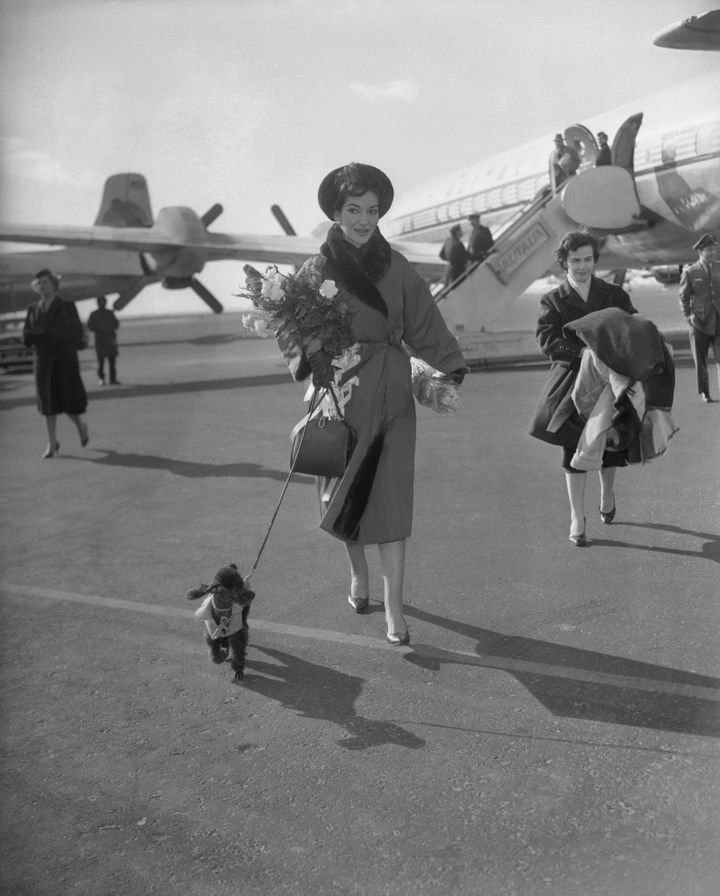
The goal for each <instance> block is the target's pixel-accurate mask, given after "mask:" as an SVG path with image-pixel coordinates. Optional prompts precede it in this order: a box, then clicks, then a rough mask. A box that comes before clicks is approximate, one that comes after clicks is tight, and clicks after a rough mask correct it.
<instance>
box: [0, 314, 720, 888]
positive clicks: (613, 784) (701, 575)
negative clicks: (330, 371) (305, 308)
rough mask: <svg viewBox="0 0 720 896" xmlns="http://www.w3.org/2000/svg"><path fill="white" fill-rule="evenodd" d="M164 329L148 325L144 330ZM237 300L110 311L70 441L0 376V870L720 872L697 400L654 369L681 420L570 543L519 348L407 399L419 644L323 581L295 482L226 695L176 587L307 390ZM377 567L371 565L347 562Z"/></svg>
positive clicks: (238, 543) (702, 418) (222, 674)
mask: <svg viewBox="0 0 720 896" xmlns="http://www.w3.org/2000/svg"><path fill="white" fill-rule="evenodd" d="M156 326H157V331H155V330H153V327H156ZM235 331H236V321H234V320H233V319H232V318H231V317H226V318H203V319H202V321H200V320H194V321H192V320H189V321H179V322H173V323H166V324H164V325H162V326H159V325H155V324H150V323H147V324H145V325H143V326H138V325H128V326H127V327H126V328H125V329H124V331H123V334H124V340H125V342H124V345H123V348H122V354H121V359H120V362H121V363H120V372H121V378H122V379H123V381H124V382H125V383H126V385H123V386H121V387H119V388H117V389H113V390H110V389H101V388H100V387H97V386H92V385H91V384H92V383H93V382H94V380H93V376H92V364H91V358H90V353H89V352H86V353H85V356H86V357H85V359H84V375H85V379H86V382H87V383H88V385H89V387H90V388H89V391H90V393H91V395H90V399H91V405H90V411H89V414H88V422H89V424H90V428H91V442H90V445H89V446H88V448H86V449H81V448H80V446H79V444H78V443H77V437H76V435H75V434H74V432H72V431H71V428H70V424H69V423H68V421H67V420H63V421H62V422H61V425H60V433H59V437H60V441H61V444H62V449H61V456H60V457H59V458H57V459H52V460H41V459H40V453H41V451H42V449H43V447H44V433H43V427H42V419H41V418H40V417H39V415H38V414H37V412H36V411H35V410H34V407H33V403H32V384H31V382H30V378H29V377H27V376H23V375H17V376H16V375H13V376H3V377H0V414H1V417H2V429H1V431H0V447H1V448H2V452H3V458H4V465H3V475H2V482H3V488H2V498H1V504H2V520H3V547H2V561H3V573H2V582H1V583H0V584H1V587H0V608H1V610H2V629H1V630H2V666H1V673H0V674H1V676H2V679H1V681H2V689H1V693H2V714H3V720H4V722H5V724H4V726H3V733H2V791H1V796H2V832H3V836H2V872H1V878H0V883H1V885H2V886H1V888H0V889H1V890H2V892H3V894H23V896H25V894H33V896H35V894H38V896H40V894H42V896H44V894H53V896H56V894H58V893H63V894H64V893H67V894H71V893H72V894H81V896H141V894H146V893H154V894H161V896H165V894H168V896H169V894H173V896H176V894H184V896H201V894H202V896H208V894H212V896H245V894H276V893H291V894H301V896H305V894H307V896H310V894H320V896H325V894H327V896H330V894H333V896H337V894H343V896H344V894H347V896H350V894H362V896H381V894H393V896H405V894H408V896H409V894H414V896H435V894H451V896H456V894H457V896H478V894H481V896H536V894H552V896H680V894H682V896H715V894H716V893H717V892H718V890H717V883H716V882H717V880H718V879H720V852H719V851H718V834H719V833H720V799H719V797H720V793H719V791H720V774H719V770H720V744H719V743H718V735H720V714H719V713H718V706H719V701H720V658H719V657H718V651H717V634H718V621H719V619H720V609H719V605H718V594H719V592H720V588H719V587H718V582H719V576H718V568H719V567H718V563H720V501H719V497H718V478H717V460H718V452H717V446H718V433H719V431H720V430H719V427H720V410H719V409H720V405H711V406H705V405H702V404H700V403H699V402H698V401H697V398H696V396H695V395H694V388H693V372H692V369H691V368H690V367H688V366H687V365H686V364H683V363H681V364H680V366H679V369H678V387H677V393H676V408H675V416H676V418H677V420H678V422H679V424H680V426H681V431H680V433H679V434H678V435H677V436H676V437H675V439H674V440H673V442H672V443H671V448H670V451H669V452H668V454H667V456H666V457H664V458H661V459H660V460H658V461H657V462H655V463H654V464H650V465H648V466H647V467H643V468H635V469H631V470H628V471H622V472H621V473H620V474H619V477H618V490H617V502H618V517H617V522H616V524H614V525H613V526H611V527H603V526H601V525H600V524H599V520H598V518H597V512H596V510H595V508H596V506H597V485H596V483H595V482H594V481H591V482H590V483H589V484H588V512H589V518H588V534H589V536H590V538H591V545H590V546H589V547H588V548H586V549H578V548H575V547H573V546H572V545H571V544H570V542H569V541H568V540H567V528H568V520H567V510H566V506H565V505H566V500H565V497H564V494H563V490H562V480H561V474H560V470H559V467H558V457H557V452H556V451H555V450H554V449H552V448H550V447H548V446H544V445H542V444H541V443H539V442H534V441H533V440H531V439H530V438H529V437H527V436H526V435H525V431H526V428H527V423H528V419H529V417H530V414H531V412H532V408H533V406H534V402H535V398H536V396H537V394H538V393H539V391H540V387H541V383H542V380H543V377H544V375H545V372H544V371H543V370H540V369H529V370H505V371H494V372H483V373H476V374H473V375H471V376H470V377H469V378H468V380H467V381H466V387H465V389H464V395H463V400H462V407H461V409H460V411H459V413H458V414H456V415H454V416H451V417H448V416H436V415H433V414H431V413H430V412H429V411H425V410H423V409H419V442H418V452H417V495H416V512H415V530H414V534H413V538H412V540H411V542H410V545H409V556H408V574H407V588H406V590H407V600H408V604H409V606H408V618H409V621H410V627H411V634H412V645H411V646H410V647H409V648H400V649H398V648H392V647H390V646H388V645H387V644H386V643H385V641H384V638H383V634H384V626H383V616H382V613H381V610H380V604H379V602H378V597H379V582H378V576H377V566H376V564H374V571H375V578H374V582H375V587H374V590H373V595H372V596H373V598H374V603H373V608H372V609H373V612H372V613H371V614H370V615H369V616H365V617H362V616H356V615H354V614H352V613H351V612H350V611H349V609H348V607H347V605H346V603H345V594H346V590H347V588H346V586H347V583H346V573H345V564H344V560H343V553H342V548H341V547H340V546H339V545H338V544H336V543H335V542H334V541H333V540H332V539H329V538H328V537H327V536H324V535H323V534H322V533H320V532H319V530H318V529H317V520H316V515H315V504H314V490H313V485H312V482H311V480H309V479H308V478H306V477H298V479H297V481H296V482H293V484H292V485H291V486H290V489H289V491H288V493H287V496H286V498H285V501H284V503H283V506H282V509H281V512H280V515H279V517H278V521H277V523H276V526H275V528H274V530H273V533H272V534H271V536H270V540H269V542H268V545H267V548H266V549H265V553H264V554H263V557H262V558H261V561H260V565H259V567H258V570H257V572H256V573H255V574H254V577H253V579H252V584H253V587H254V588H255V590H256V591H257V595H258V596H257V599H256V602H255V605H254V607H253V611H252V619H251V622H252V631H251V649H250V653H249V664H248V674H247V677H246V681H245V684H244V685H243V686H241V687H238V686H235V685H233V684H232V683H231V675H230V672H229V670H228V669H226V668H220V667H216V666H213V665H212V664H211V663H210V662H209V661H208V660H207V658H206V656H205V650H204V647H203V645H202V643H201V632H200V627H199V625H198V623H196V622H195V621H194V620H193V618H192V611H193V609H194V605H191V604H188V603H187V601H186V600H185V593H186V591H187V590H188V588H190V587H192V586H193V585H196V584H197V583H198V582H200V581H202V580H207V579H208V578H210V577H211V576H212V574H213V572H214V571H215V569H216V568H217V567H218V566H220V565H222V564H223V563H225V562H226V561H228V560H231V559H234V560H236V561H237V562H238V563H239V564H240V566H241V568H243V569H245V570H246V569H249V568H250V566H251V564H252V562H253V560H254V559H255V556H256V553H257V551H258V549H259V547H260V543H261V540H262V537H263V535H264V533H265V529H266V526H267V524H268V522H269V520H270V517H271V515H272V512H273V509H274V507H275V502H276V501H277V499H278V497H279V495H280V491H281V489H282V485H283V482H284V479H285V474H286V470H287V453H288V450H287V449H288V444H287V433H288V431H289V429H290V427H291V425H292V424H293V423H294V422H295V420H296V418H297V417H298V415H299V408H300V403H299V402H300V390H299V387H298V386H297V385H295V384H293V383H291V382H289V381H288V379H287V376H286V375H285V373H284V371H283V368H282V367H281V365H280V364H279V362H278V359H277V356H276V354H275V350H274V346H273V344H272V343H270V342H260V341H255V340H253V341H246V340H245V341H241V340H236V339H235V338H234V337H233V333H234V332H235ZM373 559H374V558H373Z"/></svg>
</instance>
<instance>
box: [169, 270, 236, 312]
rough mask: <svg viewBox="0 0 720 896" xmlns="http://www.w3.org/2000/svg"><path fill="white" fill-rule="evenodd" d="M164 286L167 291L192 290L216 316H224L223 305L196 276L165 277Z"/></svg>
mask: <svg viewBox="0 0 720 896" xmlns="http://www.w3.org/2000/svg"><path fill="white" fill-rule="evenodd" d="M162 285H163V286H164V287H165V289H192V291H193V292H194V293H195V295H196V296H198V297H199V298H201V299H202V300H203V302H205V304H206V305H207V306H208V308H210V309H211V310H212V311H214V312H215V314H222V311H223V306H222V305H221V303H220V302H219V301H218V300H217V299H216V298H215V296H214V295H213V294H212V293H211V292H210V290H209V289H208V288H207V286H205V285H204V284H203V283H201V282H200V281H199V280H198V278H197V277H195V276H194V275H193V276H192V277H165V279H164V280H163V281H162Z"/></svg>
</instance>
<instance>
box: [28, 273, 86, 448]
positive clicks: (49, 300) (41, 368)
mask: <svg viewBox="0 0 720 896" xmlns="http://www.w3.org/2000/svg"><path fill="white" fill-rule="evenodd" d="M59 283H60V280H59V278H58V277H56V276H55V275H54V274H53V273H52V271H49V270H47V269H43V270H42V271H40V272H39V273H38V274H36V276H35V279H34V280H33V281H32V288H33V290H34V291H35V292H36V293H37V294H38V295H39V296H40V300H39V301H38V302H36V303H35V304H33V305H30V307H29V308H28V310H27V316H26V318H25V326H24V329H23V338H24V341H25V345H27V346H28V347H29V346H32V347H33V348H34V349H35V386H36V392H37V406H38V410H39V411H40V413H41V414H43V415H44V417H45V422H46V425H47V432H48V445H47V448H46V449H45V452H44V454H43V457H55V456H56V455H57V454H58V451H59V450H60V443H59V442H58V440H57V435H56V431H57V415H58V414H67V415H68V417H70V419H71V420H72V421H73V423H74V424H75V426H76V427H77V431H78V435H79V436H80V444H81V445H83V447H84V446H85V445H87V443H88V441H89V438H90V436H89V433H88V428H87V424H86V423H84V422H83V420H82V419H81V415H82V414H84V413H85V411H86V410H87V395H86V394H85V387H84V386H83V382H82V379H81V378H80V365H79V363H78V356H77V350H78V348H79V347H80V345H81V343H82V340H83V336H84V332H83V326H82V323H81V322H80V317H79V315H78V312H77V308H76V307H75V305H74V304H73V303H72V302H66V301H65V300H64V299H62V298H61V297H60V296H59V295H58V292H57V288H58V285H59Z"/></svg>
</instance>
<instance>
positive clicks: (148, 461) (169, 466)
mask: <svg viewBox="0 0 720 896" xmlns="http://www.w3.org/2000/svg"><path fill="white" fill-rule="evenodd" d="M94 450H95V451H96V452H100V453H101V454H103V455H104V457H93V458H91V459H90V462H91V463H94V464H101V465H103V466H110V467H130V468H133V469H146V470H165V471H166V472H168V473H172V474H173V475H174V476H187V477H188V478H190V479H211V478H228V477H229V478H243V479H272V480H274V481H276V482H284V481H285V480H286V479H287V473H283V472H282V470H273V469H271V468H270V467H266V466H264V465H263V464H256V463H251V462H242V463H233V464H206V463H200V462H198V461H186V460H177V459H176V458H172V457H161V456H160V455H157V454H131V453H128V452H125V453H121V452H119V451H113V450H111V449H109V448H95V449H94ZM293 479H294V481H297V482H300V483H305V484H307V485H312V484H314V482H315V480H314V478H313V477H311V476H301V475H299V474H297V473H296V474H294V477H293Z"/></svg>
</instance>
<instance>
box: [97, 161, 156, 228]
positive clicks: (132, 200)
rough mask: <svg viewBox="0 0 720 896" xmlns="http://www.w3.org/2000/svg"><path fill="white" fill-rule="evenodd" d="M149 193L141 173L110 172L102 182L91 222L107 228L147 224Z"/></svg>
mask: <svg viewBox="0 0 720 896" xmlns="http://www.w3.org/2000/svg"><path fill="white" fill-rule="evenodd" d="M152 223H153V217H152V209H151V207H150V194H149V193H148V187H147V181H146V180H145V178H144V177H143V176H142V174H113V175H112V177H109V178H108V179H107V180H106V181H105V189H104V190H103V197H102V202H101V203H100V211H99V212H98V216H97V218H96V219H95V224H96V225H98V224H104V225H107V226H109V227H151V226H152Z"/></svg>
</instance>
